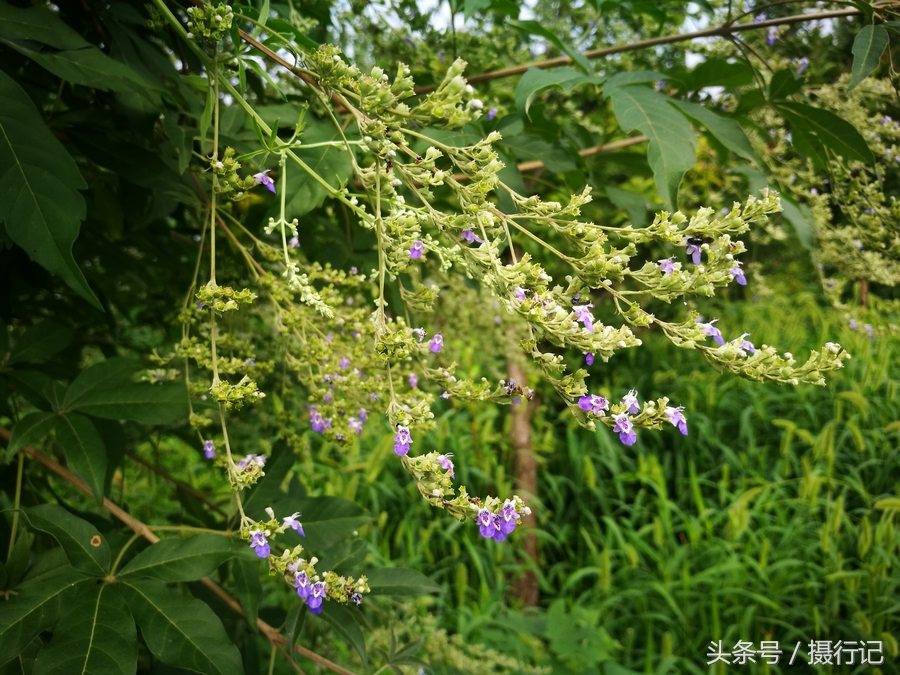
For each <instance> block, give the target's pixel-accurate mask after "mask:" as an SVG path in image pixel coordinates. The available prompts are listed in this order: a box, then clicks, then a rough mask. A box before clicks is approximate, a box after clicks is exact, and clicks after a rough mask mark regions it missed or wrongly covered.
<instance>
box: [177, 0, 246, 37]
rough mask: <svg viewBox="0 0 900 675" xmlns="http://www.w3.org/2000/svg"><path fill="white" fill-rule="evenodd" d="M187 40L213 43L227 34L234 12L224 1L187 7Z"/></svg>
mask: <svg viewBox="0 0 900 675" xmlns="http://www.w3.org/2000/svg"><path fill="white" fill-rule="evenodd" d="M187 15H188V22H187V28H188V31H189V32H188V34H187V37H188V39H189V40H191V39H195V40H198V41H204V42H210V43H215V42H218V41H219V40H221V39H222V38H224V37H225V36H226V35H228V32H229V31H230V30H231V22H232V21H233V19H234V14H233V13H232V11H231V7H230V6H228V5H226V4H225V3H224V2H217V3H210V4H203V5H200V6H199V7H188V9H187Z"/></svg>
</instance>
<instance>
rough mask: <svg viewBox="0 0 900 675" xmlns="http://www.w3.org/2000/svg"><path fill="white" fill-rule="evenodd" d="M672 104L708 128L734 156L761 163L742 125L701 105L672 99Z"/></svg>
mask: <svg viewBox="0 0 900 675" xmlns="http://www.w3.org/2000/svg"><path fill="white" fill-rule="evenodd" d="M670 102H671V103H672V105H674V106H675V107H676V108H678V109H679V110H681V112H683V113H684V114H685V115H687V116H688V117H690V118H691V119H693V120H695V121H697V122H699V123H700V124H702V125H703V126H704V127H706V129H707V130H708V131H709V133H711V134H712V135H713V136H715V138H716V139H717V140H718V141H719V142H720V143H721V144H722V145H724V146H725V147H726V148H728V149H729V150H731V151H732V152H733V153H734V154H736V155H739V156H740V157H743V158H744V159H748V160H750V161H751V162H757V161H759V160H758V159H757V157H756V153H754V152H753V147H752V146H751V145H750V140H749V139H748V138H747V134H745V133H744V130H743V129H742V128H741V125H740V124H738V123H737V122H735V121H734V120H733V119H730V118H728V117H723V116H722V115H718V114H716V113H714V112H713V111H712V110H710V109H709V108H705V107H704V106H702V105H700V104H699V103H691V102H690V101H679V100H676V99H671V101H670Z"/></svg>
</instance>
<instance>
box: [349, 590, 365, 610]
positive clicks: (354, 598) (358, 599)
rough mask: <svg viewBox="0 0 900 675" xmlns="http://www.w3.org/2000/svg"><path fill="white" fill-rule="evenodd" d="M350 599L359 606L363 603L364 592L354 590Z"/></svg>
mask: <svg viewBox="0 0 900 675" xmlns="http://www.w3.org/2000/svg"><path fill="white" fill-rule="evenodd" d="M350 599H351V600H352V601H353V604H354V605H356V606H357V607H359V606H360V605H361V604H362V594H361V593H356V592H354V593H353V594H351V595H350Z"/></svg>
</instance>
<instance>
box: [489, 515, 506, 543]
mask: <svg viewBox="0 0 900 675" xmlns="http://www.w3.org/2000/svg"><path fill="white" fill-rule="evenodd" d="M491 520H492V521H493V525H494V541H506V532H504V531H503V530H502V529H501V528H502V523H503V519H502V517H501V516H500V515H498V514H496V513H495V514H494V515H493V516H492V518H491Z"/></svg>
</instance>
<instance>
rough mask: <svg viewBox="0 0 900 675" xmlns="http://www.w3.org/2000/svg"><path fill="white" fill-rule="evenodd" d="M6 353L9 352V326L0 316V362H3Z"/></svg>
mask: <svg viewBox="0 0 900 675" xmlns="http://www.w3.org/2000/svg"><path fill="white" fill-rule="evenodd" d="M7 354H9V326H7V325H6V322H5V321H4V320H3V318H2V317H0V363H3V361H4V360H5V359H6V355H7Z"/></svg>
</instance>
